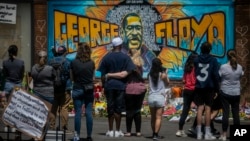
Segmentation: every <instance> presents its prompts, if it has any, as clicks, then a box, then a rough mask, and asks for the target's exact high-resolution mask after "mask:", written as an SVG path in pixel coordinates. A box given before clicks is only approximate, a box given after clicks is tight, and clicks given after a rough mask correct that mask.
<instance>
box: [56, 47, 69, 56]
mask: <svg viewBox="0 0 250 141" xmlns="http://www.w3.org/2000/svg"><path fill="white" fill-rule="evenodd" d="M66 51H67V49H66V47H65V46H59V47H58V48H57V53H58V54H64V53H65V52H66Z"/></svg>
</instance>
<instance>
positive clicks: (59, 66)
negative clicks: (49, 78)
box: [51, 60, 66, 92]
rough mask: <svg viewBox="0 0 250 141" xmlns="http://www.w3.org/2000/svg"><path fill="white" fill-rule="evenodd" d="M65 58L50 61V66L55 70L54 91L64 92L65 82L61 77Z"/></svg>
mask: <svg viewBox="0 0 250 141" xmlns="http://www.w3.org/2000/svg"><path fill="white" fill-rule="evenodd" d="M64 61H65V60H63V61H62V62H53V63H51V66H52V67H53V68H54V70H55V74H56V76H55V80H54V91H55V92H64V91H65V87H66V82H65V80H64V77H63V71H64V68H63V63H64Z"/></svg>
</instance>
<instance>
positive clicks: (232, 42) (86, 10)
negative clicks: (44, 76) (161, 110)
mask: <svg viewBox="0 0 250 141" xmlns="http://www.w3.org/2000/svg"><path fill="white" fill-rule="evenodd" d="M32 5H33V8H32V10H33V11H32V20H33V26H32V27H31V30H32V31H33V36H32V39H31V40H33V44H34V45H32V46H33V47H34V48H33V49H32V50H33V52H32V53H31V55H30V56H32V59H35V60H34V62H36V61H37V60H36V58H35V53H36V52H38V51H39V50H41V49H45V50H47V52H48V57H49V58H48V59H51V58H52V57H53V53H52V50H51V49H52V48H53V47H55V48H57V47H59V46H62V45H63V46H65V47H66V48H67V58H68V59H69V60H72V59H74V57H75V54H76V50H77V45H78V43H80V42H87V43H89V44H90V46H91V48H92V59H93V60H94V61H95V63H96V68H98V65H99V63H100V62H101V59H102V58H103V57H104V56H105V55H106V54H107V53H108V52H109V51H112V45H111V44H110V43H111V40H112V38H113V37H116V36H120V37H122V39H123V41H124V43H123V45H122V51H123V52H124V53H127V52H128V50H129V49H131V48H136V49H137V50H139V51H140V53H141V57H142V58H143V60H144V66H143V76H144V78H146V77H147V74H148V71H149V69H150V67H151V60H152V59H153V58H155V57H158V58H160V59H161V60H162V62H163V67H165V68H166V71H167V72H168V74H169V77H170V79H171V85H182V82H181V79H182V75H183V66H184V64H185V62H186V59H187V57H188V55H189V54H190V53H191V52H192V51H195V52H197V53H200V50H199V47H200V45H201V44H202V43H203V42H206V41H208V42H210V43H211V44H212V50H211V54H212V55H213V56H215V57H216V58H217V60H218V62H219V63H220V64H224V63H226V62H227V61H228V60H227V58H226V52H227V50H229V49H236V50H237V57H238V58H237V59H238V61H239V63H240V64H241V65H242V66H243V67H244V71H245V74H244V76H243V77H242V80H241V85H242V95H243V97H250V94H249V91H250V89H249V82H250V77H249V76H250V74H249V69H250V67H249V65H250V62H249V60H250V55H249V51H250V50H249V46H250V43H249V41H248V40H249V39H250V32H249V30H250V29H249V28H250V27H249V23H250V2H248V1H246V0H209V1H204V0H34V1H33V2H32ZM45 29H46V30H45ZM41 45H42V47H41ZM34 62H33V63H34ZM96 77H100V73H99V72H96Z"/></svg>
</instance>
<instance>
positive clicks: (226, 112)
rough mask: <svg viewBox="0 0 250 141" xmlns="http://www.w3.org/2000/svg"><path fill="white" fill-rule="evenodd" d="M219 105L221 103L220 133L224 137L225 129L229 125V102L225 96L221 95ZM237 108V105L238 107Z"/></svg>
mask: <svg viewBox="0 0 250 141" xmlns="http://www.w3.org/2000/svg"><path fill="white" fill-rule="evenodd" d="M221 103H222V110H223V114H222V131H223V135H224V136H226V133H227V128H228V124H229V120H228V119H229V108H230V107H229V102H228V99H227V96H226V95H225V94H221ZM238 106H239V105H238Z"/></svg>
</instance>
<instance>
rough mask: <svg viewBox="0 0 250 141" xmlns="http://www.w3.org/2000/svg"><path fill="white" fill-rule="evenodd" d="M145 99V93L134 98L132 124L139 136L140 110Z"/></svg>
mask: <svg viewBox="0 0 250 141" xmlns="http://www.w3.org/2000/svg"><path fill="white" fill-rule="evenodd" d="M144 97H145V93H143V94H140V95H136V96H135V100H136V102H135V110H136V111H135V113H134V122H135V130H136V133H138V134H140V132H141V108H142V103H143V100H144Z"/></svg>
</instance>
